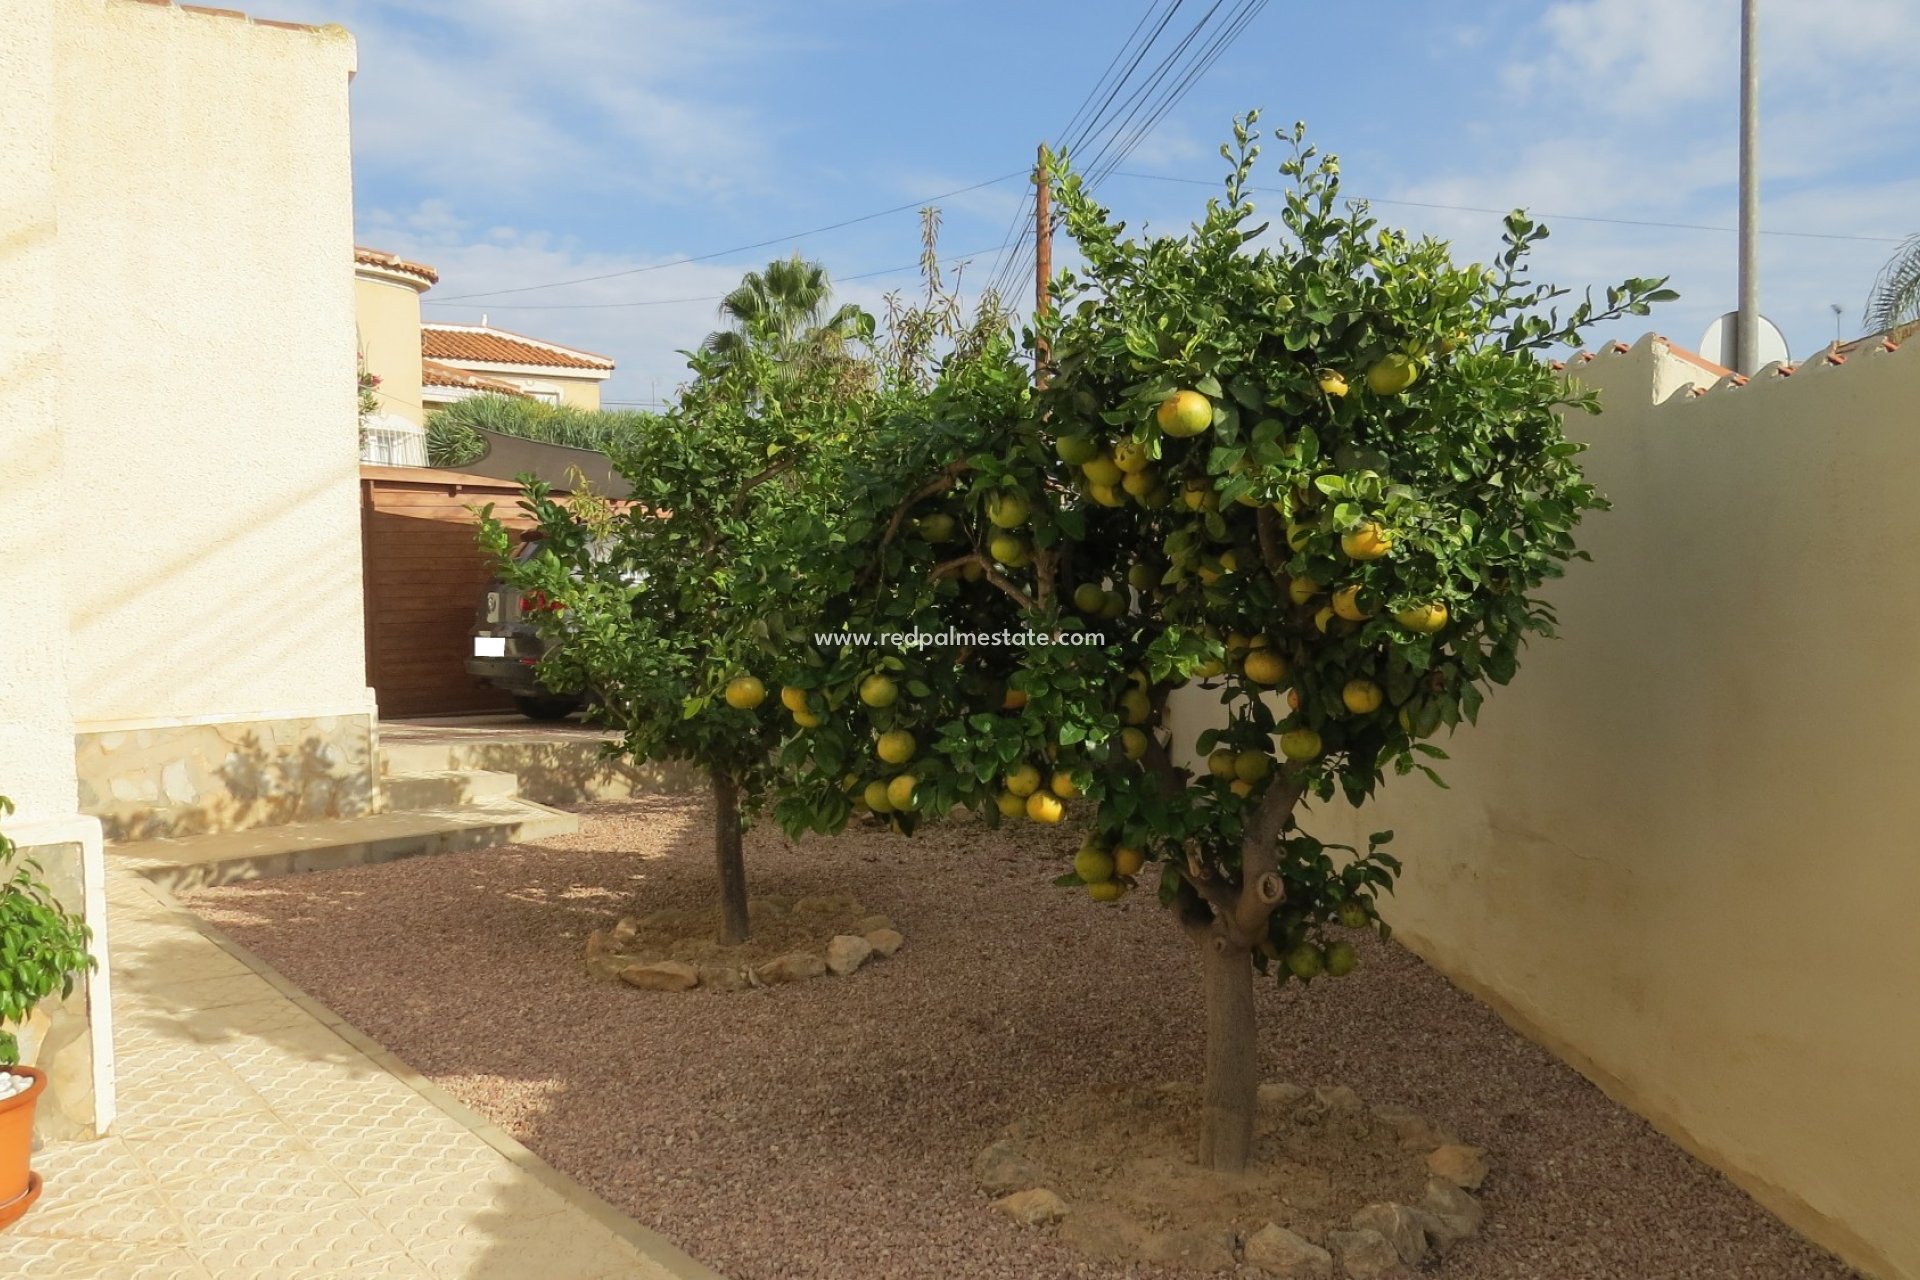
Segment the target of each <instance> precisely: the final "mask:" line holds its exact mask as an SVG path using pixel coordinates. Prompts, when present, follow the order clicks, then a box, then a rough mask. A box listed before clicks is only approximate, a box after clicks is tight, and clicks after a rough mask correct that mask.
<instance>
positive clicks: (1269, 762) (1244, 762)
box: [1233, 751, 1273, 782]
mask: <svg viewBox="0 0 1920 1280" xmlns="http://www.w3.org/2000/svg"><path fill="white" fill-rule="evenodd" d="M1272 771H1273V757H1272V756H1270V755H1268V754H1267V753H1266V752H1264V751H1242V752H1241V753H1240V754H1239V755H1237V756H1235V757H1234V758H1233V772H1234V776H1235V777H1237V778H1239V779H1240V780H1241V781H1242V782H1258V781H1260V779H1262V778H1264V777H1266V776H1267V774H1269V773H1271V772H1272Z"/></svg>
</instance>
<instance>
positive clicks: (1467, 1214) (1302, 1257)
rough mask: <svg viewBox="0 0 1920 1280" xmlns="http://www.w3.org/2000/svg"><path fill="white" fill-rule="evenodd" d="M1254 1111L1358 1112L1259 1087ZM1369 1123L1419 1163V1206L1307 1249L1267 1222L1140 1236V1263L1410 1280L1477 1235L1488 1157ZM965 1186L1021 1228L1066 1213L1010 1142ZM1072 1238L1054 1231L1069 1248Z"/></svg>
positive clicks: (1328, 1097) (1390, 1121)
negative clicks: (1422, 1173) (1422, 1180)
mask: <svg viewBox="0 0 1920 1280" xmlns="http://www.w3.org/2000/svg"><path fill="white" fill-rule="evenodd" d="M1260 1093H1261V1097H1262V1101H1263V1102H1280V1103H1282V1104H1284V1105H1286V1106H1290V1107H1291V1106H1300V1105H1305V1106H1316V1107H1321V1108H1325V1109H1327V1110H1333V1111H1340V1110H1352V1111H1357V1110H1360V1109H1362V1108H1364V1107H1365V1106H1366V1103H1365V1101H1364V1100H1363V1099H1362V1098H1361V1097H1360V1095H1359V1094H1357V1093H1355V1092H1354V1091H1353V1090H1352V1089H1350V1088H1348V1087H1347V1086H1345V1085H1320V1086H1318V1087H1316V1088H1314V1089H1312V1090H1306V1089H1302V1088H1300V1087H1299V1086H1297V1085H1291V1084H1279V1083H1270V1084H1264V1085H1261V1086H1260ZM1371 1110H1372V1114H1373V1116H1374V1118H1375V1119H1376V1120H1378V1121H1380V1122H1381V1123H1383V1124H1385V1125H1387V1126H1389V1127H1390V1128H1392V1129H1393V1130H1394V1131H1395V1132H1397V1133H1398V1134H1399V1136H1400V1145H1401V1146H1402V1147H1404V1148H1406V1149H1407V1150H1409V1151H1415V1152H1422V1153H1424V1154H1425V1156H1426V1164H1427V1173H1428V1178H1427V1184H1426V1191H1425V1194H1424V1195H1423V1196H1422V1198H1421V1200H1420V1202H1419V1203H1418V1204H1411V1205H1408V1204H1398V1203H1395V1202H1392V1201H1380V1202H1377V1203H1374V1204H1369V1205H1366V1206H1364V1207H1362V1208H1361V1209H1359V1210H1357V1211H1356V1212H1355V1213H1354V1214H1353V1216H1352V1218H1351V1219H1350V1220H1349V1222H1348V1228H1349V1229H1348V1230H1344V1231H1330V1232H1328V1233H1327V1237H1326V1239H1325V1240H1323V1241H1321V1242H1318V1243H1315V1242H1314V1241H1311V1240H1308V1239H1306V1238H1305V1237H1303V1236H1301V1235H1299V1234H1298V1233H1296V1232H1293V1231H1290V1230H1288V1229H1287V1228H1285V1227H1282V1226H1280V1225H1279V1224H1278V1223H1274V1222H1268V1223H1266V1224H1265V1225H1264V1226H1262V1227H1260V1228H1259V1229H1258V1230H1257V1231H1253V1232H1251V1233H1250V1234H1247V1235H1246V1236H1244V1237H1241V1236H1239V1235H1237V1234H1236V1233H1235V1232H1233V1231H1231V1230H1229V1229H1225V1228H1222V1229H1220V1230H1218V1231H1204V1230H1188V1231H1166V1232H1148V1231H1144V1230H1143V1231H1142V1232H1141V1233H1140V1240H1141V1247H1140V1249H1139V1251H1138V1252H1139V1258H1138V1260H1139V1261H1142V1262H1149V1263H1166V1264H1173V1265H1180V1266H1186V1267H1192V1268H1195V1269H1198V1270H1207V1271H1231V1270H1233V1269H1234V1268H1235V1267H1238V1266H1242V1265H1244V1266H1247V1267H1250V1268H1252V1269H1253V1270H1254V1271H1255V1272H1257V1273H1259V1274H1261V1275H1265V1276H1270V1277H1274V1278H1275V1280H1334V1278H1335V1277H1345V1278H1346V1280H1391V1278H1398V1277H1406V1276H1410V1275H1411V1274H1412V1273H1413V1272H1414V1271H1415V1270H1416V1269H1418V1268H1419V1267H1420V1266H1421V1265H1422V1264H1423V1263H1425V1262H1426V1261H1427V1260H1428V1259H1429V1258H1432V1257H1436V1256H1439V1255H1443V1254H1445V1253H1446V1252H1447V1251H1448V1250H1449V1249H1451V1248H1452V1247H1453V1246H1454V1245H1456V1244H1458V1243H1459V1242H1460V1241H1462V1240H1465V1239H1467V1238H1468V1237H1470V1236H1473V1235H1475V1234H1477V1233H1478V1232H1479V1230H1480V1228H1481V1226H1482V1224H1483V1223H1484V1222H1485V1221H1486V1210H1485V1209H1484V1208H1483V1207H1482V1206H1481V1204H1480V1202H1479V1201H1478V1200H1477V1199H1475V1198H1474V1196H1473V1195H1472V1194H1471V1193H1472V1192H1473V1191H1475V1190H1477V1189H1478V1188H1479V1187H1480V1185H1481V1184H1482V1183H1483V1182H1485V1181H1486V1178H1487V1174H1488V1170H1489V1166H1488V1162H1487V1153H1486V1151H1485V1150H1483V1149H1482V1148H1480V1147H1474V1146H1468V1145H1466V1144H1465V1143H1462V1142H1459V1141H1457V1140H1456V1139H1455V1138H1454V1137H1453V1136H1452V1135H1451V1134H1449V1133H1448V1132H1447V1131H1446V1130H1444V1129H1442V1128H1440V1127H1439V1126H1437V1125H1435V1124H1433V1123H1432V1122H1431V1121H1429V1120H1427V1119H1426V1118H1425V1117H1423V1116H1420V1115H1418V1114H1416V1113H1415V1112H1412V1111H1409V1110H1407V1109H1406V1108H1405V1107H1395V1106H1376V1107H1373V1108H1372V1109H1371ZM973 1175H974V1181H975V1183H976V1184H977V1185H978V1186H979V1188H980V1189H981V1191H983V1192H985V1193H986V1194H987V1195H989V1196H992V1197H994V1199H993V1201H992V1208H993V1209H994V1211H995V1212H997V1213H1000V1214H1004V1215H1005V1216H1006V1217H1009V1218H1011V1219H1013V1221H1015V1222H1016V1223H1018V1224H1020V1225H1021V1226H1023V1227H1031V1228H1052V1227H1060V1226H1061V1224H1063V1223H1065V1222H1067V1221H1068V1220H1069V1219H1070V1218H1071V1217H1072V1214H1073V1206H1072V1205H1070V1204H1068V1203H1067V1202H1066V1201H1065V1200H1064V1199H1062V1198H1061V1197H1060V1196H1059V1195H1058V1194H1057V1193H1056V1192H1054V1191H1053V1190H1052V1189H1050V1188H1049V1187H1047V1186H1045V1185H1044V1183H1045V1181H1046V1173H1045V1171H1044V1170H1042V1169H1041V1168H1040V1167H1039V1166H1037V1165H1036V1164H1034V1162H1033V1161H1031V1160H1029V1159H1028V1158H1027V1157H1026V1155H1025V1154H1023V1153H1022V1152H1021V1150H1020V1148H1019V1145H1018V1142H1017V1141H1016V1140H1015V1139H1013V1138H1002V1139H999V1140H998V1141H995V1142H994V1143H992V1144H991V1145H989V1146H988V1147H987V1148H986V1149H985V1150H983V1151H982V1152H981V1153H980V1154H979V1156H978V1157H976V1158H975V1160H974V1164H973ZM1071 1234H1072V1233H1071V1231H1070V1230H1065V1231H1061V1232H1060V1235H1061V1236H1062V1238H1063V1243H1067V1244H1069V1245H1071V1244H1072V1240H1071ZM1111 1243H1112V1242H1111V1241H1110V1240H1108V1241H1106V1244H1107V1246H1108V1247H1109V1248H1111Z"/></svg>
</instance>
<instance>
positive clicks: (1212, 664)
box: [1193, 658, 1227, 680]
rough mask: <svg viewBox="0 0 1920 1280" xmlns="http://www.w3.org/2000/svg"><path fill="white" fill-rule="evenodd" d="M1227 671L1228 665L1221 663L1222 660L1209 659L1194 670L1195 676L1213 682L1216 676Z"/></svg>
mask: <svg viewBox="0 0 1920 1280" xmlns="http://www.w3.org/2000/svg"><path fill="white" fill-rule="evenodd" d="M1226 669H1227V664H1226V663H1224V662H1222V661H1220V659H1218V658H1208V659H1206V660H1205V661H1204V662H1202V663H1201V664H1200V665H1199V666H1197V667H1195V668H1194V669H1193V674H1194V675H1196V676H1198V677H1199V678H1200V679H1202V680H1211V679H1213V678H1214V677H1215V676H1217V675H1220V674H1222V673H1224V672H1225V671H1226Z"/></svg>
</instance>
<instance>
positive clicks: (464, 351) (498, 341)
mask: <svg viewBox="0 0 1920 1280" xmlns="http://www.w3.org/2000/svg"><path fill="white" fill-rule="evenodd" d="M420 354H421V355H423V356H425V357H426V358H427V359H429V360H459V361H473V362H475V363H479V364H532V365H542V366H545V367H548V368H554V369H611V368H613V360H612V359H611V358H610V357H608V356H602V355H595V354H594V353H593V352H591V351H579V350H576V349H575V348H573V347H563V346H560V345H558V344H556V343H551V342H542V341H540V340H539V339H537V338H525V337H522V336H521V335H519V334H517V333H507V332H506V331H505V330H502V329H492V328H482V327H481V326H479V325H444V324H423V325H421V326H420Z"/></svg>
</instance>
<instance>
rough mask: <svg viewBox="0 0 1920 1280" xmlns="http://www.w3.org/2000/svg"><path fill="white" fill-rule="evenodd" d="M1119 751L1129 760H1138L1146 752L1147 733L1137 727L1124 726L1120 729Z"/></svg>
mask: <svg viewBox="0 0 1920 1280" xmlns="http://www.w3.org/2000/svg"><path fill="white" fill-rule="evenodd" d="M1120 751H1121V753H1122V754H1124V755H1125V756H1126V757H1127V759H1129V760H1138V759H1139V758H1140V757H1141V756H1143V755H1145V754H1147V735H1146V733H1145V732H1143V731H1142V730H1139V729H1134V728H1126V729H1122V730H1121V731H1120Z"/></svg>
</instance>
